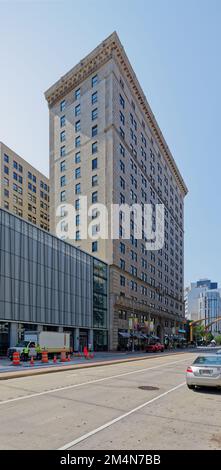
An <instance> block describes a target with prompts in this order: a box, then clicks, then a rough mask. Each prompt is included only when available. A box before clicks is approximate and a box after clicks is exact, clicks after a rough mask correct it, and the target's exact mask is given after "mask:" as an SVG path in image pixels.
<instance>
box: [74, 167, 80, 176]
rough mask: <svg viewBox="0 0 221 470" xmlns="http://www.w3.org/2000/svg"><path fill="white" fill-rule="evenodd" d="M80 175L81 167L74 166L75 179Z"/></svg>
mask: <svg viewBox="0 0 221 470" xmlns="http://www.w3.org/2000/svg"><path fill="white" fill-rule="evenodd" d="M80 177H81V168H80V167H79V168H76V170H75V179H78V178H80Z"/></svg>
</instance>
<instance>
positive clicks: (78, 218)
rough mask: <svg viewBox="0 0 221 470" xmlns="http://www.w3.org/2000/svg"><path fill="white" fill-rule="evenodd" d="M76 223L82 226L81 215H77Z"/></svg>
mask: <svg viewBox="0 0 221 470" xmlns="http://www.w3.org/2000/svg"><path fill="white" fill-rule="evenodd" d="M75 223H76V225H77V226H78V225H80V215H79V214H78V215H76V217H75Z"/></svg>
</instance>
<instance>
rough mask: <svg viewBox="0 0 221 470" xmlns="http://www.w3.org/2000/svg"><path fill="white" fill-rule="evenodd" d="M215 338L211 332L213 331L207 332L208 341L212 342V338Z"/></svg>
mask: <svg viewBox="0 0 221 470" xmlns="http://www.w3.org/2000/svg"><path fill="white" fill-rule="evenodd" d="M213 338H214V336H213V334H212V333H211V331H209V332H208V333H206V338H205V339H206V341H207V342H208V343H210V342H211V341H212V339H213Z"/></svg>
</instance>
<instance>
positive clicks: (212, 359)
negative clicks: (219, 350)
mask: <svg viewBox="0 0 221 470" xmlns="http://www.w3.org/2000/svg"><path fill="white" fill-rule="evenodd" d="M193 364H196V365H198V364H199V365H205V366H206V365H212V364H213V365H218V366H221V356H218V355H217V356H199V357H197V358H196V360H195V361H194V363H193Z"/></svg>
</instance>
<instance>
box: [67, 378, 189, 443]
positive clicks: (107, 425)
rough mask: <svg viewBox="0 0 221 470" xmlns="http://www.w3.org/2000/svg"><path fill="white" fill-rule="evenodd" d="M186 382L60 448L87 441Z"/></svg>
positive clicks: (183, 383)
mask: <svg viewBox="0 0 221 470" xmlns="http://www.w3.org/2000/svg"><path fill="white" fill-rule="evenodd" d="M185 384H186V382H182V383H181V384H179V385H177V386H176V387H173V388H171V389H170V390H167V391H166V392H164V393H161V395H158V396H157V397H155V398H152V399H151V400H148V401H146V402H145V403H143V404H142V405H139V406H137V407H136V408H133V410H130V411H128V412H127V413H124V414H123V415H121V416H118V418H115V419H112V421H108V422H107V423H105V424H103V425H102V426H100V427H99V428H96V429H93V430H92V431H90V432H88V433H87V434H84V435H83V436H80V437H78V438H77V439H74V441H71V442H68V444H65V445H64V446H62V447H60V448H59V449H58V450H68V449H70V448H71V447H74V446H76V444H79V442H82V441H85V440H86V439H88V438H89V437H91V436H94V434H97V433H98V432H100V431H103V430H104V429H106V428H109V427H110V426H112V425H113V424H115V423H117V422H118V421H121V420H122V419H124V418H126V417H127V416H130V415H132V414H133V413H136V411H139V410H141V409H142V408H144V407H145V406H147V405H150V404H151V403H153V402H155V401H157V400H160V398H163V397H165V396H166V395H168V394H169V393H171V392H174V391H175V390H178V389H179V388H181V387H183V386H184V385H185Z"/></svg>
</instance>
